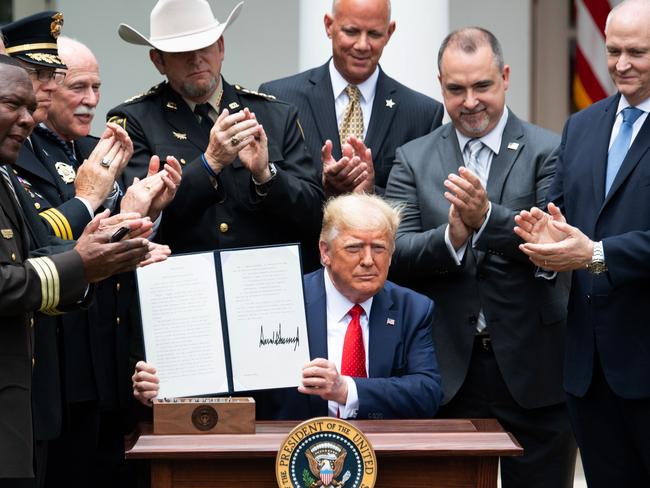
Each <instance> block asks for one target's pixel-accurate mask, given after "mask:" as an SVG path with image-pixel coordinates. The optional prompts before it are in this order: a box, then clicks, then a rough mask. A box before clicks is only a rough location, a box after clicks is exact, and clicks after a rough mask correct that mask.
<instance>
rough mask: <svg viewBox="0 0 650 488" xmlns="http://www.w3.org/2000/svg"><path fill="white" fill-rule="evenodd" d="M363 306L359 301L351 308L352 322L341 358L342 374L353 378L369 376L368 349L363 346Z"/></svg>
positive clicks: (346, 335)
mask: <svg viewBox="0 0 650 488" xmlns="http://www.w3.org/2000/svg"><path fill="white" fill-rule="evenodd" d="M362 313H363V308H362V307H361V305H359V304H358V303H357V304H356V305H355V306H354V307H352V308H351V309H350V311H349V312H348V314H349V315H350V317H351V318H350V323H349V324H348V329H347V331H346V332H345V339H344V340H343V356H342V358H341V374H342V375H343V376H351V377H353V378H367V377H368V374H367V373H366V350H365V348H364V347H363V334H362V333H361V314H362Z"/></svg>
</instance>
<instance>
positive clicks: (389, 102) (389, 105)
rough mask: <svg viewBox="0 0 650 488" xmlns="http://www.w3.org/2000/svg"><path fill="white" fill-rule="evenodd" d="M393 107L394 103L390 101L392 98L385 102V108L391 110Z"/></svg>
mask: <svg viewBox="0 0 650 488" xmlns="http://www.w3.org/2000/svg"><path fill="white" fill-rule="evenodd" d="M395 105H396V103H395V102H393V99H392V98H389V99H388V100H386V106H387V107H388V108H393V107H394V106H395Z"/></svg>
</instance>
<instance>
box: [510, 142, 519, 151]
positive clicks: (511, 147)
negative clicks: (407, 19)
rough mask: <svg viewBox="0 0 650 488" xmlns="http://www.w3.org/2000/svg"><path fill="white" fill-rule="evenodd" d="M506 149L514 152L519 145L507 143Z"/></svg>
mask: <svg viewBox="0 0 650 488" xmlns="http://www.w3.org/2000/svg"><path fill="white" fill-rule="evenodd" d="M508 149H510V150H511V151H516V150H517V149H519V143H518V142H509V143H508Z"/></svg>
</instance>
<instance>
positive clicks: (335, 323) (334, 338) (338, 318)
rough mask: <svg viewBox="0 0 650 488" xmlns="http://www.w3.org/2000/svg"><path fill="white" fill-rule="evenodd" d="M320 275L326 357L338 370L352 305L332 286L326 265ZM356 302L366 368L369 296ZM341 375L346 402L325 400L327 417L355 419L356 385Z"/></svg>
mask: <svg viewBox="0 0 650 488" xmlns="http://www.w3.org/2000/svg"><path fill="white" fill-rule="evenodd" d="M323 275H324V276H325V301H326V304H327V356H328V357H327V358H328V359H329V360H330V361H332V362H333V363H334V364H335V365H336V369H337V371H339V373H340V372H341V359H342V356H343V341H344V339H345V333H346V331H347V330H348V324H349V323H350V319H351V317H350V314H348V312H349V311H350V309H351V308H352V307H353V306H354V305H355V304H354V303H353V302H351V301H350V300H348V299H347V298H345V297H344V296H343V295H341V293H340V292H339V291H338V290H337V289H336V287H335V286H334V283H332V279H331V278H330V276H329V271H328V270H327V268H326V269H325V272H324V273H323ZM359 305H361V308H363V311H364V313H363V314H362V315H361V317H360V322H361V334H362V335H363V348H364V351H365V353H366V371H368V370H369V366H370V363H369V361H368V357H369V356H368V317H369V316H370V309H371V307H372V297H370V298H369V299H368V300H366V301H365V302H362V303H360V304H359ZM343 378H344V379H345V381H346V382H347V384H348V398H347V402H346V403H345V405H343V404H339V403H337V402H333V401H328V402H327V408H328V412H329V415H330V416H331V417H336V415H337V412H338V416H339V417H340V418H342V419H347V418H356V416H357V411H358V410H359V395H358V394H357V385H356V383H355V382H354V379H352V378H351V377H349V376H343Z"/></svg>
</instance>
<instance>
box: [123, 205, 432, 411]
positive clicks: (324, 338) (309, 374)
mask: <svg viewBox="0 0 650 488" xmlns="http://www.w3.org/2000/svg"><path fill="white" fill-rule="evenodd" d="M323 220H324V221H323V229H322V231H321V235H320V253H321V260H322V262H323V264H324V266H325V268H324V269H320V270H318V271H315V272H313V273H310V274H308V275H306V276H305V277H304V285H305V302H306V313H307V332H308V336H309V351H310V356H311V358H312V360H311V361H310V362H309V363H307V364H306V365H305V366H304V368H303V371H302V385H301V386H300V387H299V388H298V389H297V390H296V389H280V390H269V391H262V392H259V394H255V395H254V396H255V397H256V400H257V405H256V407H257V418H258V419H276V420H277V419H307V418H311V417H315V416H320V415H331V416H337V415H338V416H339V417H341V418H351V419H354V418H358V419H389V418H428V417H431V416H433V415H434V414H435V412H436V410H437V408H438V405H439V402H440V398H441V396H442V392H441V389H440V376H439V374H438V369H437V363H436V356H435V353H434V349H433V343H432V340H431V319H432V317H433V308H434V307H433V302H432V301H431V300H429V299H428V298H426V297H424V296H422V295H420V294H418V293H415V292H413V291H411V290H408V289H406V288H402V287H400V286H397V285H395V284H394V283H391V282H389V281H386V276H387V274H388V267H389V265H390V261H391V255H392V252H393V247H394V242H395V231H396V230H397V226H398V224H399V211H398V210H396V209H395V208H393V207H391V206H389V205H388V204H387V203H386V202H384V201H383V200H381V199H380V198H379V197H377V196H371V195H356V194H353V195H345V196H341V197H338V198H335V199H333V200H330V201H329V202H328V204H327V206H326V207H325V213H324V219H323ZM133 382H134V385H133V388H134V389H133V392H134V395H135V396H136V398H138V399H139V400H141V401H142V402H143V403H147V402H148V401H149V400H151V399H152V398H154V397H155V396H156V394H157V392H158V378H157V377H156V375H155V369H154V368H153V365H149V364H147V363H144V362H140V363H138V364H137V366H136V372H135V374H134V375H133Z"/></svg>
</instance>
